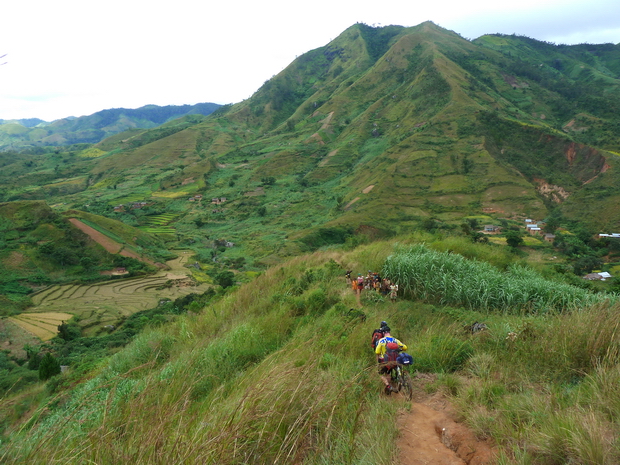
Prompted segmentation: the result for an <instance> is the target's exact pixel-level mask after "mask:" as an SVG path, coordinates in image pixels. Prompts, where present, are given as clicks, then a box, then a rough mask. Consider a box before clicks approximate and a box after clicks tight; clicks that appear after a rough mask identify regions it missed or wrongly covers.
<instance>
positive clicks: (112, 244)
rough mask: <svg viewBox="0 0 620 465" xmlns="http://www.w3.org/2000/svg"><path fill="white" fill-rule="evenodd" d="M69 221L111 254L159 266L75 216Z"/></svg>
mask: <svg viewBox="0 0 620 465" xmlns="http://www.w3.org/2000/svg"><path fill="white" fill-rule="evenodd" d="M69 221H70V222H71V223H73V225H74V226H76V227H77V228H79V229H81V230H82V231H83V232H85V233H86V234H88V235H89V236H90V238H91V239H93V240H94V241H95V242H97V243H98V244H99V245H101V246H102V247H103V248H104V249H106V250H107V251H108V252H110V253H113V254H119V255H122V256H124V257H130V258H135V259H136V260H140V261H141V262H145V263H148V264H149V265H155V266H159V265H158V264H157V263H155V262H153V261H152V260H149V259H148V258H145V257H142V256H140V255H139V254H137V253H136V252H134V251H133V250H129V249H128V248H125V247H124V246H123V244H119V243H118V242H116V241H115V240H113V239H110V238H109V237H108V236H106V235H105V234H102V233H100V232H99V231H97V230H96V229H95V228H91V227H90V226H88V225H87V224H84V223H82V222H81V221H80V220H78V219H77V218H69Z"/></svg>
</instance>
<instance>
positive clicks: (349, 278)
mask: <svg viewBox="0 0 620 465" xmlns="http://www.w3.org/2000/svg"><path fill="white" fill-rule="evenodd" d="M351 273H353V270H347V272H346V274H345V276H346V278H347V284H349V283H351Z"/></svg>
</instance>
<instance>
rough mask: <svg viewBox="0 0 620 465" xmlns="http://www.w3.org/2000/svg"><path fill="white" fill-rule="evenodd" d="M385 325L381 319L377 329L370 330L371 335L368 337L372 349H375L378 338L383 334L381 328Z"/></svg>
mask: <svg viewBox="0 0 620 465" xmlns="http://www.w3.org/2000/svg"><path fill="white" fill-rule="evenodd" d="M387 325H388V324H387V322H385V321H382V322H381V326H379V329H375V330H374V331H373V332H372V337H371V339H370V347H372V350H375V349H376V348H377V343H378V342H379V339H382V338H383V337H384V336H385V334H384V333H385V331H384V330H383V329H384V328H385V327H387Z"/></svg>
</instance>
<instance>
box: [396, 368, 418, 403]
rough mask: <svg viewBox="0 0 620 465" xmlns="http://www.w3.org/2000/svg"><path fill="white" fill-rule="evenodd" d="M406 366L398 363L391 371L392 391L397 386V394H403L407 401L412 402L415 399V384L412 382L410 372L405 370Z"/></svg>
mask: <svg viewBox="0 0 620 465" xmlns="http://www.w3.org/2000/svg"><path fill="white" fill-rule="evenodd" d="M406 366H407V365H403V364H401V363H398V364H397V365H396V366H395V367H394V368H392V369H391V370H390V376H391V379H392V383H391V385H392V389H394V386H396V389H395V391H396V392H402V393H403V394H404V396H405V398H406V399H407V400H411V399H412V398H413V383H412V382H411V376H410V375H409V372H408V371H407V369H406V368H405V367H406Z"/></svg>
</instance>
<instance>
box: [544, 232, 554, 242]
mask: <svg viewBox="0 0 620 465" xmlns="http://www.w3.org/2000/svg"><path fill="white" fill-rule="evenodd" d="M544 239H545V241H547V242H551V243H553V241H555V234H549V233H547V234H545V237H544Z"/></svg>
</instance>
